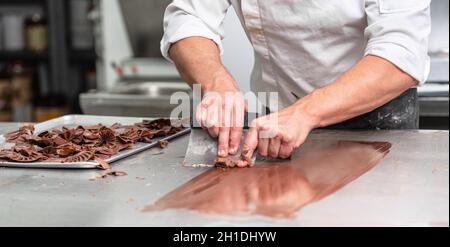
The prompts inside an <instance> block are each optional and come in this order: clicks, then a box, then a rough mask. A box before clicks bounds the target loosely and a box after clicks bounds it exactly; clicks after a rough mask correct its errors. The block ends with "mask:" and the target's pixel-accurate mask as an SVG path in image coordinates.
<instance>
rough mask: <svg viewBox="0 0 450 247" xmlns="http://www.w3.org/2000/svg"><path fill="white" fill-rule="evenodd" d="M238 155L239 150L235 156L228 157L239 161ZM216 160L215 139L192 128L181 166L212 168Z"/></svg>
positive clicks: (200, 130)
mask: <svg viewBox="0 0 450 247" xmlns="http://www.w3.org/2000/svg"><path fill="white" fill-rule="evenodd" d="M241 144H242V142H241ZM241 147H242V145H241ZM240 154H241V150H239V151H238V152H237V153H236V155H233V156H229V158H230V159H233V160H239V159H240ZM216 158H217V139H214V138H212V137H211V136H210V135H209V134H208V133H207V132H206V131H204V130H203V129H201V128H192V129H191V135H190V138H189V146H188V148H187V151H186V155H185V158H184V162H183V165H184V166H190V167H214V163H215V160H216Z"/></svg>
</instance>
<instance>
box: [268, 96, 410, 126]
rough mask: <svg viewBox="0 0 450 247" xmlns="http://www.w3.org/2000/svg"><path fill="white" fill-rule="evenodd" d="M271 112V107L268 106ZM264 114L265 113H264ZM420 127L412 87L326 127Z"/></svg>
mask: <svg viewBox="0 0 450 247" xmlns="http://www.w3.org/2000/svg"><path fill="white" fill-rule="evenodd" d="M266 111H267V113H266V114H269V113H270V112H271V111H270V109H268V108H266ZM263 115H264V114H263ZM418 128H419V100H418V95H417V89H416V88H411V89H409V90H407V91H406V92H404V93H403V94H401V95H400V96H398V97H397V98H395V99H394V100H392V101H390V102H389V103H387V104H385V105H383V106H381V107H379V108H377V109H375V110H373V111H371V112H369V113H366V114H363V115H361V116H358V117H355V118H352V119H350V120H347V121H344V122H342V123H339V124H334V125H331V126H328V127H325V128H324V129H335V130H406V129H418Z"/></svg>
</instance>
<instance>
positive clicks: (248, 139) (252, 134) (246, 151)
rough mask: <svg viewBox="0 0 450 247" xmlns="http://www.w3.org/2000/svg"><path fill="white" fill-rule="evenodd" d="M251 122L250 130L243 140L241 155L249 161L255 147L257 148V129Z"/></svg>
mask: <svg viewBox="0 0 450 247" xmlns="http://www.w3.org/2000/svg"><path fill="white" fill-rule="evenodd" d="M254 122H255V121H253V122H252V124H251V125H250V126H251V127H250V129H249V130H248V132H247V135H246V136H245V139H244V144H243V148H242V154H243V155H244V156H245V157H246V158H247V159H251V158H252V157H253V153H254V152H255V149H256V147H258V127H257V126H256V124H255V123H254Z"/></svg>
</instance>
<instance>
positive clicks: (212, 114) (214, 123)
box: [205, 104, 219, 138]
mask: <svg viewBox="0 0 450 247" xmlns="http://www.w3.org/2000/svg"><path fill="white" fill-rule="evenodd" d="M207 112H208V114H207V117H206V121H205V122H206V123H205V126H206V127H207V128H208V132H209V134H210V135H211V136H212V137H214V138H216V137H217V136H218V135H219V109H218V106H217V104H213V105H210V106H209V107H208V110H207Z"/></svg>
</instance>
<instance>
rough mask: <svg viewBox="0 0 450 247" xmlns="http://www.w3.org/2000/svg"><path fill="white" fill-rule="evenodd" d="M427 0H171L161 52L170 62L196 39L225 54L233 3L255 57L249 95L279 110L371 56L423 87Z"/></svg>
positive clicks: (427, 61) (426, 62)
mask: <svg viewBox="0 0 450 247" xmlns="http://www.w3.org/2000/svg"><path fill="white" fill-rule="evenodd" d="M430 2H431V0H174V1H173V2H172V3H171V4H170V5H169V6H168V7H167V10H166V13H165V17H164V29H165V33H164V37H163V39H162V41H161V51H162V54H163V56H164V57H166V58H167V59H169V56H168V51H169V48H170V45H171V44H172V43H175V42H177V41H179V40H181V39H184V38H187V37H192V36H200V37H205V38H209V39H211V40H213V41H214V42H215V43H216V44H217V45H218V47H219V48H220V50H221V52H222V51H223V49H222V44H221V40H222V39H223V38H224V27H223V20H224V18H225V16H226V13H227V10H228V9H229V7H230V6H231V5H232V6H233V7H234V9H235V11H236V13H237V15H238V16H239V19H240V21H241V23H242V25H243V27H244V29H245V31H246V33H247V36H248V37H249V39H250V41H251V43H252V45H253V47H254V51H255V66H254V70H253V73H252V77H251V88H252V91H254V92H279V93H280V96H279V102H278V103H279V105H278V106H279V107H286V106H288V105H290V104H292V103H293V102H295V101H296V100H297V99H298V97H303V96H305V95H307V94H309V93H310V92H312V91H313V90H314V89H317V88H320V87H323V86H326V85H328V84H329V83H332V82H333V81H335V80H336V79H337V78H338V77H339V76H341V75H342V74H343V73H344V72H346V71H347V70H348V69H350V68H351V67H352V66H353V65H355V64H356V63H357V62H358V61H359V60H361V59H362V58H363V57H364V56H366V55H369V54H370V55H375V56H379V57H382V58H384V59H387V60H388V61H390V62H391V63H393V64H395V65H396V66H397V67H398V68H400V69H401V70H403V71H404V72H406V73H408V74H409V75H411V76H412V77H413V78H415V79H416V80H417V81H419V82H420V83H423V82H424V81H425V80H426V79H427V77H428V74H429V70H430V58H429V56H428V37H429V34H430V32H431V18H430ZM169 60H170V59H169ZM236 60H237V61H238V60H239V58H236ZM279 107H275V106H274V108H279ZM271 108H272V107H271Z"/></svg>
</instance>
